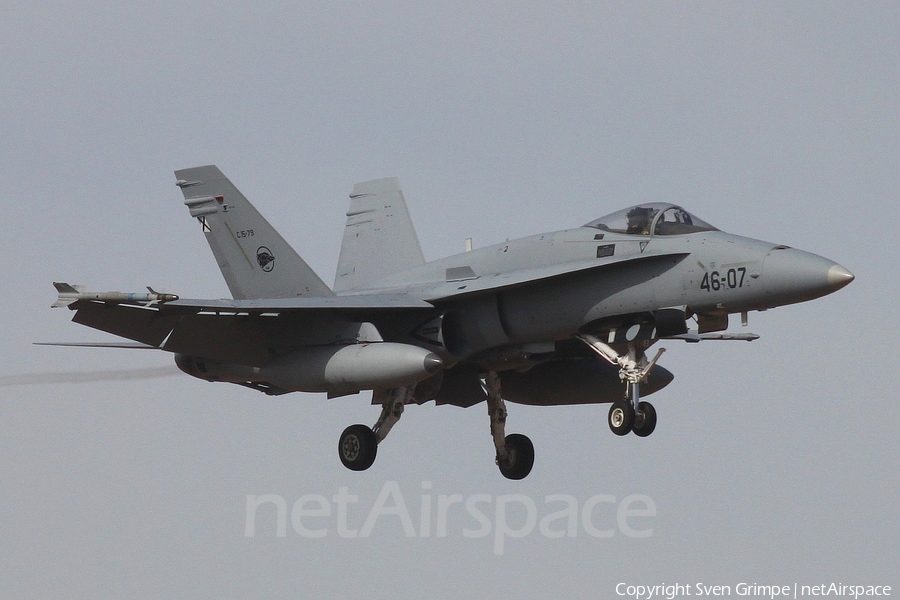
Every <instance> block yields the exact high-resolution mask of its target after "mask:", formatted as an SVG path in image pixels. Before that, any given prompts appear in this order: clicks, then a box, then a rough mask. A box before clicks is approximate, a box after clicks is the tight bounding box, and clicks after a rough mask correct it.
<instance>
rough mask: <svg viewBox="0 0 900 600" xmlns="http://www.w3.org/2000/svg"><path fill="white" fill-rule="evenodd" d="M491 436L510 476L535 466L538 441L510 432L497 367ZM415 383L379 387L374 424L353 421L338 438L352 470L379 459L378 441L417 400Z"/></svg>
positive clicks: (488, 387) (490, 381)
mask: <svg viewBox="0 0 900 600" xmlns="http://www.w3.org/2000/svg"><path fill="white" fill-rule="evenodd" d="M484 388H485V391H486V393H487V406H488V415H489V416H490V418H491V437H492V438H493V440H494V447H495V448H496V451H497V457H496V463H497V466H498V467H499V468H500V473H502V474H503V476H504V477H506V478H507V479H524V478H525V477H527V476H528V474H529V473H531V467H532V466H534V445H533V444H532V443H531V440H530V439H528V437H527V436H524V435H522V434H519V433H513V434H510V435H506V403H505V402H504V401H503V397H502V396H501V395H500V377H499V376H498V375H497V373H496V372H495V371H490V372H488V373H487V374H486V375H485V377H484ZM413 390H414V386H408V387H402V388H395V389H392V390H387V391H376V392H375V394H376V395H381V396H382V397H381V416H380V417H378V421H377V422H376V423H375V426H374V427H371V428H370V427H368V426H366V425H351V426H350V427H348V428H347V429H345V430H344V432H343V433H342V434H341V437H340V439H339V440H338V456H340V458H341V462H342V463H343V464H344V466H345V467H347V468H348V469H350V470H351V471H365V470H366V469H368V468H369V467H371V466H372V463H374V462H375V455H376V454H377V453H378V444H379V443H380V442H381V440H383V439H384V438H385V437H387V434H388V432H390V430H391V428H392V427H393V426H394V424H395V423H396V422H397V421H399V420H400V416H401V415H402V414H403V407H404V406H405V405H406V404H409V403H410V402H413Z"/></svg>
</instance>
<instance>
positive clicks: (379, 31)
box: [0, 0, 900, 598]
mask: <svg viewBox="0 0 900 600" xmlns="http://www.w3.org/2000/svg"><path fill="white" fill-rule="evenodd" d="M898 48H900V5H898V4H897V3H894V2H867V3H855V2H854V3H851V2H847V3H836V2H793V3H724V4H719V3H696V2H691V3H687V2H684V3H652V4H651V3H621V4H618V3H602V4H601V3H568V4H563V3H512V4H510V3H475V4H466V5H464V6H459V5H457V4H450V3H440V4H435V3H430V2H410V3H396V2H382V3H335V2H322V3H310V2H304V3H273V4H264V5H259V4H258V3H238V2H227V3H226V2H222V3H219V2H198V3H181V2H179V3H166V2H157V3H139V4H136V3H116V2H112V3H82V2H79V3H62V2H60V3H43V2H20V1H18V0H12V1H8V2H5V3H3V5H2V7H0V74H2V85H0V108H2V111H0V202H2V206H3V208H4V213H5V218H4V227H3V229H4V234H3V235H2V236H0V240H2V241H0V244H2V256H3V257H4V261H3V265H4V268H3V277H2V278H0V292H2V293H0V297H2V298H3V300H2V306H3V317H2V318H0V323H2V328H3V329H2V332H3V335H2V340H3V341H2V348H3V359H4V360H3V366H2V367H0V596H2V597H4V598H15V597H46V598H50V597H54V598H57V597H70V598H97V597H104V598H122V597H186V598H199V597H210V598H212V597H297V596H308V597H311V596H320V597H321V596H336V595H338V594H341V595H351V594H353V595H360V594H365V596H366V597H398V596H399V597H416V596H418V597H424V596H428V597H447V598H450V597H459V596H463V595H468V596H473V597H522V598H531V597H535V598H540V597H549V596H571V597H578V598H598V597H600V598H612V597H616V596H615V586H616V584H617V583H619V582H625V583H631V584H638V583H641V584H658V583H664V582H665V583H676V582H680V583H692V584H693V583H696V582H704V583H711V584H723V585H732V586H734V585H735V584H737V583H740V582H741V581H745V582H751V583H752V582H756V583H760V584H767V585H775V584H778V585H785V584H787V585H793V584H794V583H799V584H801V585H803V584H808V585H814V584H819V583H830V582H842V583H845V584H848V583H852V584H865V585H885V584H886V585H893V586H894V593H895V594H896V593H897V590H898V589H900V580H898V576H897V564H898V562H900V561H898V558H900V557H898V554H900V553H898V541H897V540H898V539H900V515H898V501H897V498H898V497H900V483H898V480H900V478H898V466H900V452H898V450H900V448H898V445H900V444H898V441H897V433H896V432H897V427H898V425H900V405H898V403H897V392H896V387H897V386H896V382H897V376H896V373H897V370H896V368H897V367H896V363H897V356H898V353H897V352H896V350H895V348H894V344H895V343H896V340H897V338H898V335H897V334H898V325H897V319H896V310H895V303H896V298H897V297H898V292H900V290H898V284H897V268H896V256H897V251H898V242H897V233H896V223H897V220H898V216H900V215H898V203H897V199H898V198H897V196H898V189H900V176H898V173H900V170H898V164H900V162H898V158H900V156H898V154H900V153H898V144H900V141H898V140H900V64H898V63H900V53H898ZM208 163H215V164H217V165H218V166H219V167H220V168H222V170H223V171H224V172H225V173H226V174H228V175H229V177H230V178H231V179H232V181H233V182H234V183H235V184H236V185H237V186H238V187H239V188H240V189H241V190H242V191H243V192H244V193H245V194H246V195H247V196H248V198H250V199H251V200H252V201H253V202H254V203H255V204H256V206H257V207H258V208H259V209H260V210H261V212H263V214H265V215H266V216H267V217H268V218H269V219H270V221H272V223H273V224H275V225H276V227H278V229H279V230H280V231H281V233H282V234H283V235H284V237H285V238H286V239H287V240H288V241H289V242H291V243H292V244H293V245H294V247H295V248H296V249H297V250H298V251H299V252H300V253H301V254H302V255H303V256H304V257H305V258H306V259H307V260H308V262H309V263H310V264H311V265H312V266H313V268H315V269H316V270H317V271H318V272H319V273H320V275H321V276H322V278H323V279H325V280H326V281H329V282H330V281H331V280H332V279H333V273H334V269H335V265H336V262H337V255H338V250H339V245H340V240H341V230H342V227H343V222H344V211H345V210H346V206H347V203H348V198H347V195H348V193H349V191H350V190H351V188H352V185H353V183H354V182H357V181H362V180H366V179H371V178H376V177H386V176H398V177H399V178H400V180H401V184H402V186H403V190H404V193H405V195H406V198H407V202H408V203H409V205H410V211H411V213H412V217H413V220H414V222H415V223H416V225H417V228H418V231H419V236H420V238H421V240H422V245H423V248H424V250H425V253H426V256H427V257H429V258H437V257H440V256H442V255H446V254H450V253H455V252H458V251H460V250H461V249H462V247H463V240H464V239H465V238H467V237H473V238H474V239H475V244H476V245H486V244H490V243H494V242H499V241H502V240H503V239H505V238H512V237H519V236H522V235H526V234H532V233H538V232H541V231H548V230H556V229H563V228H567V227H572V226H577V225H580V224H582V223H585V222H587V221H590V220H592V219H594V218H597V217H599V216H602V215H604V214H606V213H609V212H612V211H614V210H617V209H619V208H622V207H624V206H627V205H630V204H634V203H637V202H643V201H648V200H659V201H672V202H677V203H680V204H683V205H684V206H685V207H686V208H688V209H689V210H691V211H692V212H694V213H696V214H697V215H698V216H700V217H701V218H703V219H705V220H707V221H709V222H711V223H713V224H715V225H717V226H718V227H720V228H722V229H725V230H727V231H731V232H733V233H739V234H743V235H748V236H751V237H757V238H762V239H766V240H771V241H774V242H779V243H784V244H789V245H792V246H795V247H798V248H802V249H805V250H809V251H811V252H815V253H818V254H822V255H825V256H828V257H829V258H832V259H834V260H836V261H838V262H840V263H841V264H843V265H845V266H846V267H848V268H849V269H850V270H852V271H853V272H854V273H855V274H856V276H857V279H856V281H855V282H854V283H853V284H852V285H851V286H849V287H848V288H846V289H844V290H841V291H840V292H838V293H836V294H834V295H832V296H829V297H826V298H824V299H820V300H818V301H815V302H812V303H809V304H804V305H798V306H792V307H785V308H781V309H778V310H774V311H769V312H766V313H754V314H752V315H751V318H750V330H751V331H753V332H755V333H758V334H760V335H761V336H762V339H760V340H759V341H757V342H754V343H753V344H745V343H731V344H718V345H717V344H714V343H710V344H701V345H698V346H693V345H691V346H688V345H686V344H682V345H676V344H675V343H669V344H667V347H668V348H669V352H668V353H667V354H666V355H665V356H664V358H663V361H662V364H663V365H664V366H665V367H666V368H668V369H670V370H671V371H673V372H674V373H675V375H676V379H675V381H674V383H673V384H672V385H671V386H669V387H668V388H666V389H665V390H663V391H662V392H660V393H659V394H658V395H656V396H654V399H653V402H654V403H655V405H656V407H657V410H658V412H659V415H660V416H659V426H658V427H657V431H656V433H654V435H653V436H652V437H650V438H648V439H645V440H640V439H637V438H635V437H634V436H629V437H628V438H623V439H618V438H615V436H613V435H612V434H611V433H610V432H609V430H608V428H607V426H606V407H605V406H588V407H557V408H529V407H522V406H517V405H511V406H510V420H509V431H518V432H522V433H527V434H528V435H529V436H530V437H531V438H532V440H533V441H534V443H535V446H536V453H537V458H536V461H535V467H534V471H533V472H532V474H531V475H530V476H529V477H528V479H526V480H524V481H521V482H511V481H507V480H505V479H503V478H502V477H501V476H500V475H499V473H498V472H497V470H496V467H495V466H494V464H493V460H492V459H493V448H492V446H491V441H490V437H489V434H488V419H487V415H486V414H485V413H486V411H485V410H484V406H477V407H474V408H471V409H468V410H462V409H458V408H455V407H437V408H436V407H434V406H433V405H426V406H422V407H416V406H414V407H410V408H409V409H408V410H407V411H406V413H405V415H404V417H403V420H402V421H401V422H400V423H399V424H398V425H397V427H396V428H395V429H394V431H393V432H392V433H391V437H390V438H389V439H388V440H387V441H386V442H385V444H384V445H383V446H382V448H381V450H380V452H379V457H378V461H377V462H376V464H375V466H374V467H373V468H372V469H370V470H369V471H366V472H364V473H351V472H349V471H346V470H345V469H344V468H343V467H342V466H341V465H340V463H339V461H338V459H337V456H336V452H335V446H336V442H337V436H338V434H339V433H340V431H341V430H342V429H343V428H344V427H345V426H347V425H349V424H351V423H357V422H364V423H371V422H374V420H375V418H376V416H377V410H376V409H375V408H373V407H370V406H368V402H369V398H368V397H367V396H359V397H352V398H347V399H340V400H332V401H326V400H325V398H324V397H321V396H315V395H302V394H292V395H288V396H283V397H280V398H274V399H273V398H266V397H263V396H262V395H260V394H257V393H254V392H252V391H250V390H246V389H243V388H240V387H237V386H228V385H225V384H211V383H206V382H202V381H199V380H194V379H191V378H189V377H187V376H172V377H158V375H159V374H160V369H161V368H163V367H166V366H168V365H171V357H169V356H168V355H163V354H161V353H160V354H155V353H149V352H130V351H124V350H123V351H113V350H92V349H71V348H46V347H35V346H32V345H31V342H32V341H39V340H67V341H81V340H95V341H103V340H106V339H107V338H105V337H103V336H102V334H100V333H98V332H94V331H91V330H88V329H85V328H82V327H79V326H77V325H74V324H71V323H69V318H70V313H69V312H68V311H65V310H56V311H51V310H50V308H49V305H50V304H51V302H52V301H53V299H54V296H55V294H54V290H53V288H52V287H51V282H53V281H69V282H71V283H83V284H87V285H88V286H90V287H91V288H94V289H102V290H106V289H118V290H125V291H138V290H141V289H143V286H146V285H152V286H154V287H157V288H161V289H164V290H167V291H171V292H174V293H178V294H181V295H183V296H187V297H222V296H225V295H227V288H226V286H225V285H224V282H223V281H222V279H221V276H220V275H219V273H218V270H217V269H216V268H215V264H214V262H213V260H212V256H211V254H210V253H209V249H208V248H207V246H206V244H205V241H204V240H203V238H202V235H201V234H200V231H199V228H198V227H197V226H196V223H195V222H192V220H191V219H190V218H189V217H188V214H187V211H186V210H185V208H184V206H183V204H182V200H181V194H180V193H179V191H178V189H177V188H176V187H175V186H174V177H173V175H172V171H173V170H175V169H177V168H183V167H189V166H195V165H201V164H208ZM130 370H137V371H134V373H135V374H137V375H143V376H144V378H141V379H135V380H118V379H117V380H110V381H96V380H92V379H93V378H92V377H91V376H84V375H81V376H79V377H80V379H87V380H88V381H84V382H81V383H71V384H67V383H58V382H52V383H46V384H35V383H34V379H28V378H27V377H26V378H24V379H23V376H26V375H30V374H34V373H59V372H79V373H82V372H88V373H93V372H98V371H104V372H105V371H125V372H132V371H130ZM23 382H25V383H30V384H28V385H22V383H23ZM13 384H18V385H13ZM391 482H396V485H397V486H398V488H397V489H399V490H400V491H401V493H402V496H403V498H404V499H405V501H406V503H407V504H408V505H409V510H410V513H411V514H412V518H413V521H414V522H415V523H416V526H417V527H418V526H419V525H420V518H419V514H420V509H421V505H422V504H423V502H426V503H427V502H428V501H429V500H430V501H431V502H432V503H433V504H434V505H436V504H437V501H438V500H437V498H438V496H439V495H452V494H459V495H460V496H461V497H462V498H472V497H476V498H478V497H477V496H475V495H477V494H485V495H488V496H490V498H491V499H492V502H493V504H490V503H488V504H482V505H481V509H482V510H483V511H484V512H485V513H487V514H489V515H490V520H491V521H492V522H493V523H492V524H493V525H495V529H494V531H495V530H496V515H495V513H494V512H492V511H493V510H494V507H495V506H499V504H500V503H499V501H495V500H496V499H497V497H500V496H503V495H507V494H523V495H525V496H526V497H528V498H531V499H532V500H533V501H534V502H535V504H536V508H537V511H538V518H541V517H543V516H545V515H547V514H548V513H551V512H553V511H556V510H559V508H560V506H561V505H560V504H554V505H548V504H545V497H546V496H548V495H551V494H567V495H570V496H571V497H573V498H574V499H575V500H576V502H577V503H578V504H579V506H582V505H584V504H587V503H589V501H590V499H591V498H594V497H596V496H597V495H598V494H608V495H610V496H613V497H615V499H616V502H617V503H618V502H620V501H622V500H623V499H624V498H626V497H628V496H630V495H633V494H642V495H645V496H646V497H649V498H650V499H651V500H652V501H653V503H654V504H655V507H656V512H657V514H656V516H655V517H652V518H651V517H645V518H635V519H634V520H633V524H634V525H635V526H636V527H638V528H644V527H650V528H652V535H650V537H647V538H631V537H628V536H626V535H624V533H623V532H622V530H621V529H619V528H618V527H617V521H616V514H615V505H613V504H608V503H601V504H598V505H597V507H596V510H595V511H594V513H593V516H594V520H593V522H594V524H595V526H596V527H598V528H601V529H606V528H609V529H611V530H613V532H614V534H615V535H613V537H611V538H608V539H598V538H595V537H592V536H590V535H589V533H588V532H587V531H586V530H585V528H583V527H582V526H581V525H580V524H579V525H578V527H577V528H576V530H575V533H576V535H575V536H574V537H564V538H561V539H556V538H548V537H547V536H545V535H542V534H541V533H540V531H539V530H538V529H537V528H535V530H534V531H533V532H531V533H530V534H528V535H526V536H524V537H522V538H521V539H512V538H510V539H507V540H505V546H504V552H503V553H502V554H497V553H495V548H496V544H495V538H494V536H493V533H492V534H491V535H489V536H487V537H481V538H479V537H466V536H465V535H464V531H465V530H476V529H478V527H479V525H478V522H477V521H476V520H474V519H473V518H472V516H471V514H467V512H466V511H465V510H464V509H462V508H460V507H459V506H458V505H457V506H456V508H453V509H452V510H451V511H450V512H449V520H448V524H447V529H448V532H447V535H446V537H437V536H436V535H435V534H434V532H432V535H431V537H423V536H419V535H417V536H415V537H406V536H405V535H404V528H403V526H402V523H401V520H400V518H399V517H397V516H390V515H388V516H384V517H382V518H381V519H380V520H379V521H378V523H377V525H376V527H375V528H374V530H373V532H372V534H371V536H369V537H365V538H356V539H345V538H343V537H341V536H340V535H339V533H338V531H337V527H338V522H337V517H336V516H335V515H334V514H333V515H332V517H330V518H318V519H316V518H310V520H309V523H311V527H313V528H315V527H316V526H323V527H327V535H326V536H325V537H324V538H322V539H309V538H306V537H303V536H301V535H300V534H298V533H296V532H295V531H294V530H293V529H292V528H291V524H290V522H289V523H288V531H287V535H286V536H284V537H277V535H276V533H275V525H276V520H275V517H274V510H272V508H271V507H264V508H261V509H260V511H259V514H258V517H257V520H256V527H257V531H256V535H255V536H254V537H247V536H245V510H246V497H247V496H248V495H257V496H259V495H263V494H275V495H278V496H281V497H283V498H284V499H285V501H286V503H287V506H288V509H289V510H290V508H291V506H292V505H293V504H294V503H295V502H296V501H297V500H298V499H300V498H301V497H302V496H304V495H306V494H315V495H320V496H323V497H325V498H327V499H329V500H331V499H332V497H333V496H335V495H337V494H338V493H339V490H340V489H341V488H344V487H346V488H348V493H349V494H353V495H356V496H358V497H359V502H358V503H355V504H353V505H351V507H350V513H349V517H348V522H349V526H351V527H353V528H356V529H359V528H361V527H362V526H363V523H364V521H365V520H366V518H367V515H368V513H369V509H370V508H371V507H372V506H373V505H374V504H375V502H376V500H377V498H378V496H379V493H380V492H381V491H382V490H384V489H389V488H390V486H391V485H392V484H391ZM386 485H387V486H388V488H385V486H386ZM426 508H427V506H426ZM332 510H333V511H335V510H336V504H334V505H332ZM510 511H511V512H510V515H509V523H510V526H511V527H514V528H515V527H519V526H521V525H522V524H523V523H524V522H525V518H526V516H527V515H526V514H525V510H524V505H521V504H520V505H514V504H510ZM517 511H518V512H517ZM435 518H436V517H434V516H432V527H434V526H435V523H434V519H435ZM561 523H563V524H561ZM554 527H555V528H556V529H564V522H561V521H556V522H555V525H554Z"/></svg>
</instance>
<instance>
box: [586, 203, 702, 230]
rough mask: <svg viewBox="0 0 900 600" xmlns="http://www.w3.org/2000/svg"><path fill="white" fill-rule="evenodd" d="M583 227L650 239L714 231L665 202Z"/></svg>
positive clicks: (626, 211)
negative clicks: (651, 235) (645, 236)
mask: <svg viewBox="0 0 900 600" xmlns="http://www.w3.org/2000/svg"><path fill="white" fill-rule="evenodd" d="M585 227H593V228H595V229H600V230H603V231H609V232H612V233H625V234H629V235H650V234H651V232H652V233H653V235H682V234H685V233H697V232H698V231H718V229H716V228H715V227H713V226H712V225H710V224H709V223H707V222H706V221H703V220H701V219H698V218H697V217H695V216H694V215H692V214H691V213H689V212H688V211H686V210H684V209H683V208H681V207H680V206H675V205H674V204H667V203H665V202H648V203H646V204H638V205H637V206H632V207H631V208H625V209H622V210H620V211H617V212H614V213H612V214H610V215H606V216H605V217H602V218H600V219H597V220H596V221H591V222H590V223H587V224H586V225H585Z"/></svg>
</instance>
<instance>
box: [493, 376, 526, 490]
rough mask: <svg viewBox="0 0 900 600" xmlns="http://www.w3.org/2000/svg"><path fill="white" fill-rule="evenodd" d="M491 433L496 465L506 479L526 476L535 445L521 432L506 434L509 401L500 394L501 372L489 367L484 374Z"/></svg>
mask: <svg viewBox="0 0 900 600" xmlns="http://www.w3.org/2000/svg"><path fill="white" fill-rule="evenodd" d="M484 387H485V391H486V392H487V405H488V415H489V416H490V417H491V437H492V438H493V439H494V448H496V450H497V458H496V462H497V466H498V467H500V473H502V474H503V476H504V477H506V478H507V479H524V478H525V477H527V476H528V474H529V473H531V467H533V466H534V445H533V444H532V443H531V440H530V439H528V436H525V435H522V434H521V433H512V434H510V435H506V414H507V413H506V402H504V401H503V397H502V396H501V395H500V376H499V375H497V372H496V371H489V372H488V373H487V375H485V377H484Z"/></svg>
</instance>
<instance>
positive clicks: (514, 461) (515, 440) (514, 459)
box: [499, 433, 534, 479]
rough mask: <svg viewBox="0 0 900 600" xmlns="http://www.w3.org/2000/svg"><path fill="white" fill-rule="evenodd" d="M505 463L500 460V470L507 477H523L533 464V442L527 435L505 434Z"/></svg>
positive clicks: (529, 471)
mask: <svg viewBox="0 0 900 600" xmlns="http://www.w3.org/2000/svg"><path fill="white" fill-rule="evenodd" d="M506 453H507V461H506V464H504V463H503V461H500V464H499V466H500V472H501V473H502V474H503V476H504V477H506V478H507V479H525V478H526V477H527V476H528V474H529V473H531V467H533V466H534V444H532V443H531V440H530V439H528V436H526V435H522V434H521V433H511V434H509V435H508V436H506Z"/></svg>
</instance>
